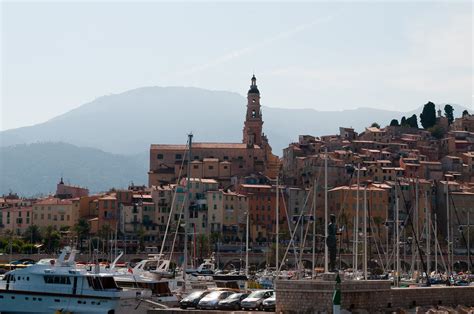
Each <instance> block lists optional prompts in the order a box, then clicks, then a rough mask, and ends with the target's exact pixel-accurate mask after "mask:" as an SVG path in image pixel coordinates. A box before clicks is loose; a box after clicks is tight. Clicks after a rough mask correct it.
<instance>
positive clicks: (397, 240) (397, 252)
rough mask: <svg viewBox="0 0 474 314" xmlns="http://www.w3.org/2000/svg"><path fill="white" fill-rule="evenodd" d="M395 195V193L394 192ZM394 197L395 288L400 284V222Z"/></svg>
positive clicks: (397, 201)
mask: <svg viewBox="0 0 474 314" xmlns="http://www.w3.org/2000/svg"><path fill="white" fill-rule="evenodd" d="M395 193H396V192H395ZM395 197H396V200H395V202H396V205H395V234H396V239H395V252H396V253H395V257H396V261H397V263H396V264H397V269H396V272H395V274H396V277H395V283H396V285H395V286H397V287H398V286H399V284H400V231H399V230H400V226H399V224H400V221H399V217H398V216H399V209H398V203H399V198H398V195H396V196H395Z"/></svg>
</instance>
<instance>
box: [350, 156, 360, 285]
mask: <svg viewBox="0 0 474 314" xmlns="http://www.w3.org/2000/svg"><path fill="white" fill-rule="evenodd" d="M359 188H360V163H358V164H357V191H356V218H355V226H354V229H355V239H354V241H355V244H354V259H355V261H354V267H353V268H354V269H355V274H356V276H357V270H358V269H357V268H358V267H357V266H358V265H359V264H358V263H359V261H358V255H359V254H358V253H359V252H358V250H359ZM351 193H352V192H351Z"/></svg>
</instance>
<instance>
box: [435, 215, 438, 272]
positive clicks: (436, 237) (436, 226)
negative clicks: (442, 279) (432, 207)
mask: <svg viewBox="0 0 474 314" xmlns="http://www.w3.org/2000/svg"><path fill="white" fill-rule="evenodd" d="M434 220H435V221H434V236H435V251H434V254H435V272H436V274H438V218H437V217H436V213H435V214H434Z"/></svg>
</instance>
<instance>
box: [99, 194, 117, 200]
mask: <svg viewBox="0 0 474 314" xmlns="http://www.w3.org/2000/svg"><path fill="white" fill-rule="evenodd" d="M99 199H100V200H116V199H117V198H116V197H115V196H112V195H106V196H102V197H100V198H99Z"/></svg>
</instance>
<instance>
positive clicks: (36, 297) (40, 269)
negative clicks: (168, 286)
mask: <svg viewBox="0 0 474 314" xmlns="http://www.w3.org/2000/svg"><path fill="white" fill-rule="evenodd" d="M67 254H69V258H68V259H67V260H66V259H65V258H66V255H67ZM75 254H76V251H74V250H70V248H65V249H63V251H62V252H61V255H60V256H59V258H58V259H44V260H40V261H39V262H38V263H36V264H34V265H31V266H29V267H26V268H23V269H15V270H12V271H10V272H8V273H7V274H5V276H4V278H3V280H1V281H0V312H1V313H2V314H4V313H48V314H50V313H55V312H56V313H58V312H59V313H66V312H69V313H84V314H86V313H105V314H118V313H127V314H132V313H146V311H147V310H148V309H149V307H150V306H149V303H148V302H150V301H149V299H148V298H149V297H150V296H151V291H149V290H145V289H122V288H119V287H118V286H117V284H116V282H115V280H114V277H113V276H112V275H111V274H106V273H100V272H99V271H98V268H97V272H96V273H89V272H87V271H86V270H84V269H78V268H76V265H75V261H74V258H75Z"/></svg>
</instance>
